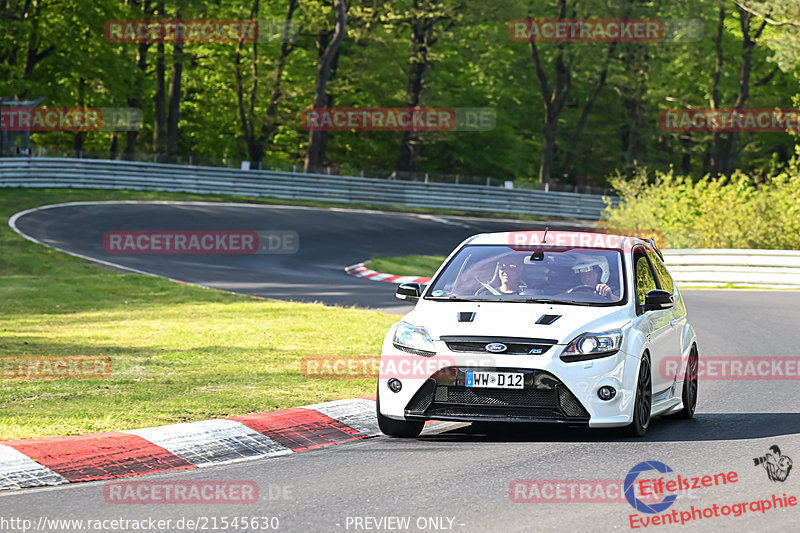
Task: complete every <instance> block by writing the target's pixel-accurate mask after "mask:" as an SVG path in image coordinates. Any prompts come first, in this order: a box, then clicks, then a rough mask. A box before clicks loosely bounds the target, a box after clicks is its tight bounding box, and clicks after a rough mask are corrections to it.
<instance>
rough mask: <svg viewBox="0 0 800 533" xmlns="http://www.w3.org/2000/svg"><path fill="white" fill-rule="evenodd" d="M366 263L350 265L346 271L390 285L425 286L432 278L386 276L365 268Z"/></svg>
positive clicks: (358, 276)
mask: <svg viewBox="0 0 800 533" xmlns="http://www.w3.org/2000/svg"><path fill="white" fill-rule="evenodd" d="M365 262H366V261H362V262H360V263H356V264H355V265H350V266H349V267H346V268H345V269H344V271H345V272H347V273H348V274H349V275H351V276H355V277H357V278H366V279H370V280H372V281H388V282H390V283H397V284H400V283H419V284H420V285H424V284H426V283H428V282H429V281H430V280H431V278H422V277H419V276H397V275H395V274H384V273H383V272H376V271H374V270H370V269H369V268H367V267H365V266H364V263H365Z"/></svg>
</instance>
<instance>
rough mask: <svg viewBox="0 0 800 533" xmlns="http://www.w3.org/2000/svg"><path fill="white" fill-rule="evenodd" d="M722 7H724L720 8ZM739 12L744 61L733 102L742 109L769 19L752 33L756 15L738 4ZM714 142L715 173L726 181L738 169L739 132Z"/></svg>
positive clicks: (731, 133)
mask: <svg viewBox="0 0 800 533" xmlns="http://www.w3.org/2000/svg"><path fill="white" fill-rule="evenodd" d="M720 9H722V8H720ZM736 10H737V11H738V12H739V26H740V27H741V29H742V63H741V66H740V69H739V94H738V95H737V97H736V102H735V103H734V104H733V108H734V109H742V108H744V105H745V104H746V103H747V99H748V98H749V97H750V75H751V72H752V67H753V49H754V48H755V46H756V42H757V40H758V38H759V37H761V33H762V32H763V31H764V28H765V27H766V25H767V21H766V20H763V21H762V22H761V25H760V26H759V27H758V29H757V30H756V31H755V33H753V34H751V32H750V21H751V20H752V19H753V17H754V15H753V14H751V13H749V12H748V11H745V10H744V9H742V8H741V7H740V6H738V5H737V6H736ZM716 137H717V136H716V135H715V143H714V156H713V162H712V168H713V173H714V174H715V175H722V176H725V181H726V182H727V181H728V179H730V176H731V174H733V172H734V171H735V170H736V160H737V159H738V155H739V153H738V142H739V132H738V131H732V132H730V133H729V134H728V135H727V137H724V138H723V137H722V136H719V137H720V141H719V143H717V142H716V140H717V139H716Z"/></svg>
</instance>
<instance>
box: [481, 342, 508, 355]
mask: <svg viewBox="0 0 800 533" xmlns="http://www.w3.org/2000/svg"><path fill="white" fill-rule="evenodd" d="M507 349H508V347H507V346H506V345H505V344H503V343H502V342H493V343H491V344H487V345H486V351H487V352H492V353H501V352H505V351H506V350H507Z"/></svg>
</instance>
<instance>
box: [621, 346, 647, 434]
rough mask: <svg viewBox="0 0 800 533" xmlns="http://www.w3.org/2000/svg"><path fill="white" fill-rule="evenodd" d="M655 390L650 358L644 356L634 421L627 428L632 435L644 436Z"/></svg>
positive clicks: (634, 404)
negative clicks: (653, 389) (653, 388)
mask: <svg viewBox="0 0 800 533" xmlns="http://www.w3.org/2000/svg"><path fill="white" fill-rule="evenodd" d="M652 400H653V391H652V376H651V374H650V359H649V358H648V357H647V356H646V355H643V356H642V362H641V364H640V365H639V377H638V379H637V380H636V399H635V401H634V402H633V421H632V422H631V423H630V425H629V426H628V427H627V428H626V429H627V433H628V435H630V436H631V437H644V435H645V433H647V427H648V426H649V425H650V408H651V407H652Z"/></svg>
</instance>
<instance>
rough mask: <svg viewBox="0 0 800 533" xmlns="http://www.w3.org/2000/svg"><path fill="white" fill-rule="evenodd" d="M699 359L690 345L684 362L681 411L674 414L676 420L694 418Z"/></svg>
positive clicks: (694, 348) (694, 347)
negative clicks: (684, 373)
mask: <svg viewBox="0 0 800 533" xmlns="http://www.w3.org/2000/svg"><path fill="white" fill-rule="evenodd" d="M699 360H700V358H699V357H698V355H697V346H695V345H692V350H691V351H690V352H689V360H688V361H687V362H686V376H685V377H684V379H683V394H682V395H681V399H682V400H683V409H681V410H680V411H678V412H677V413H675V416H677V417H678V418H692V417H694V410H695V408H696V407H697V366H698V364H699V363H698V361H699Z"/></svg>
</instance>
